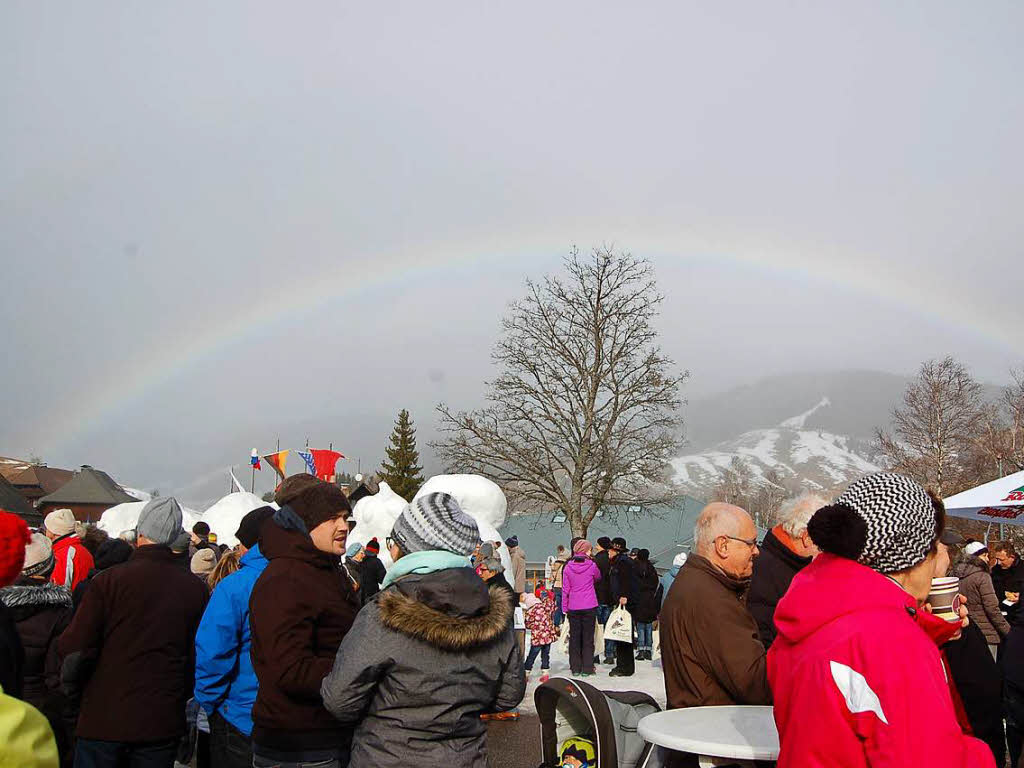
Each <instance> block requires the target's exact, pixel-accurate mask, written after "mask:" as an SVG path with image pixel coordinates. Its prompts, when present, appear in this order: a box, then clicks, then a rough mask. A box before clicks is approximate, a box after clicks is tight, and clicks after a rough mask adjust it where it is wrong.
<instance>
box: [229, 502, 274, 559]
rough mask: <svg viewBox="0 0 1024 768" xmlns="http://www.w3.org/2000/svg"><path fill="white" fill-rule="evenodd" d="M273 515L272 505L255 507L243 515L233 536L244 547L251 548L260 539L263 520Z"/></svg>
mask: <svg viewBox="0 0 1024 768" xmlns="http://www.w3.org/2000/svg"><path fill="white" fill-rule="evenodd" d="M273 516H274V508H273V507H257V508H256V509H254V510H252V511H251V512H247V513H246V514H245V517H243V518H242V522H240V523H239V524H238V530H237V531H235V538H236V539H238V541H239V542H240V543H241V544H242V546H243V547H245V548H246V549H252V548H253V547H255V546H256V542H258V541H259V540H260V526H261V525H263V521H264V520H266V519H267V518H268V517H273Z"/></svg>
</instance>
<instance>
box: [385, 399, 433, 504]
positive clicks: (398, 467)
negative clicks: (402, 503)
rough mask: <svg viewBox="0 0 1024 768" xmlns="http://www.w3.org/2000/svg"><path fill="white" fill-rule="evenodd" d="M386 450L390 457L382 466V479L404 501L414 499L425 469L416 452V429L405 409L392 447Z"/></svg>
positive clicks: (397, 422)
mask: <svg viewBox="0 0 1024 768" xmlns="http://www.w3.org/2000/svg"><path fill="white" fill-rule="evenodd" d="M384 450H385V452H386V453H387V455H388V457H387V459H386V460H385V461H384V462H383V464H382V465H381V470H380V479H381V480H382V481H384V482H386V483H387V484H388V485H389V486H390V487H391V490H393V491H394V492H395V493H397V494H398V495H399V496H401V497H402V498H403V499H412V497H413V496H415V495H416V491H418V490H419V489H420V486H421V485H423V475H421V474H420V473H421V472H422V471H423V467H421V466H420V465H419V460H420V452H419V451H418V450H416V428H415V427H414V426H413V424H412V419H410V418H409V412H408V411H407V410H405V409H404V408H403V409H402V411H401V413H399V414H398V420H397V421H395V428H394V429H393V430H392V432H391V445H390V446H389V447H388V448H385V449H384Z"/></svg>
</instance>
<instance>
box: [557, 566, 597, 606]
mask: <svg viewBox="0 0 1024 768" xmlns="http://www.w3.org/2000/svg"><path fill="white" fill-rule="evenodd" d="M600 579H601V571H600V569H599V568H598V567H597V565H596V564H595V563H594V561H593V560H591V559H590V558H587V557H583V556H582V555H577V556H576V557H574V558H573V559H572V560H570V561H569V562H568V563H566V564H565V568H564V569H563V570H562V613H568V612H569V611H586V610H589V609H590V608H597V593H596V592H594V585H595V584H596V583H597V582H598V581H599V580H600Z"/></svg>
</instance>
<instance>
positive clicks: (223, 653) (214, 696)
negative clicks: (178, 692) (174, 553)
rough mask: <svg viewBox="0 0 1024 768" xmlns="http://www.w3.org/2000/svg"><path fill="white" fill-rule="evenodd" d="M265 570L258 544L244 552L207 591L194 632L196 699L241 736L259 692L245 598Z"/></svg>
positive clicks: (249, 722) (248, 732)
mask: <svg viewBox="0 0 1024 768" xmlns="http://www.w3.org/2000/svg"><path fill="white" fill-rule="evenodd" d="M266 567H267V558H265V557H264V556H263V553H262V552H260V548H259V546H258V545H257V546H255V547H253V548H252V549H250V550H249V551H248V552H246V553H245V555H243V556H242V560H241V567H240V568H239V569H238V571H237V572H235V573H232V574H231V575H230V576H228V577H227V578H225V579H224V580H223V581H222V582H221V583H220V584H218V585H217V587H216V589H214V590H213V594H212V595H211V596H210V602H209V603H208V604H207V606H206V613H204V614H203V620H202V622H201V623H200V625H199V631H198V632H197V633H196V701H198V702H199V704H200V705H201V706H202V707H203V709H204V710H206V712H207V714H211V715H212V714H213V713H214V712H215V711H216V712H220V714H221V716H222V717H223V718H224V719H225V720H227V721H228V722H229V723H231V724H232V725H233V726H235V728H237V729H238V730H239V731H241V732H242V733H244V734H245V735H246V736H250V735H251V734H252V705H253V704H255V703H256V692H257V691H258V690H259V683H258V682H257V680H256V673H255V672H253V669H252V659H251V657H250V655H249V645H250V642H251V640H250V634H249V595H250V594H251V593H252V588H253V586H255V584H256V579H258V578H259V577H260V574H261V573H263V569H264V568H266Z"/></svg>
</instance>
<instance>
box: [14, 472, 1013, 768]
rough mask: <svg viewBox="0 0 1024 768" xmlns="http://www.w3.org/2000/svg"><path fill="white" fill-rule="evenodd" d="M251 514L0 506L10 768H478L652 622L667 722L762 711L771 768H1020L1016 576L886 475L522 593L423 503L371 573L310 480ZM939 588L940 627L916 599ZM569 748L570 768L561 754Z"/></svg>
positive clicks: (327, 489) (560, 565) (172, 506)
mask: <svg viewBox="0 0 1024 768" xmlns="http://www.w3.org/2000/svg"><path fill="white" fill-rule="evenodd" d="M275 501H276V502H277V505H276V506H277V508H275V507H272V506H265V507H260V508H258V509H255V510H253V511H251V512H249V513H248V514H247V515H246V516H245V517H244V518H243V519H242V520H241V523H240V525H239V527H238V530H237V531H236V533H235V537H236V538H237V540H238V542H239V543H238V545H237V546H236V547H234V548H232V549H228V548H227V547H224V546H223V545H219V544H218V543H217V541H216V539H215V538H214V535H213V533H212V532H211V531H210V530H209V528H208V526H206V525H205V524H203V523H199V524H197V525H196V526H195V527H194V528H193V530H192V531H191V532H186V531H184V530H183V529H182V512H181V508H180V506H179V505H178V504H177V502H176V501H175V500H174V499H172V498H158V499H155V500H153V501H151V502H149V503H147V504H146V505H145V508H144V509H143V510H142V512H141V514H140V516H139V519H138V524H137V526H136V528H135V530H134V531H133V532H132V533H131V535H130V536H125V537H122V538H118V539H111V538H108V537H106V536H105V535H103V534H101V533H98V532H97V531H96V530H95V529H88V530H82V528H81V526H80V525H79V524H77V523H76V521H74V516H73V515H72V514H71V513H70V511H68V510H58V511H56V512H52V513H50V514H49V515H47V517H46V518H45V519H44V524H43V530H42V531H40V532H32V531H30V530H29V529H28V528H27V527H26V526H25V523H24V522H23V521H22V520H21V519H20V518H18V517H16V516H15V515H11V514H7V513H0V584H2V585H5V586H3V588H2V589H0V688H2V693H0V739H3V740H4V743H5V744H7V745H8V746H7V747H6V749H7V750H8V751H12V750H21V751H20V752H17V753H15V752H11V753H12V754H18V758H17V760H16V761H15V763H12V764H17V765H25V766H57V765H63V766H72V765H74V766H76V767H77V768H93V767H96V768H99V767H100V766H104V767H106V766H111V767H114V766H138V767H139V768H149V767H152V768H157V767H160V768H172V766H173V765H174V763H175V761H181V762H186V763H187V762H190V761H194V763H195V764H196V765H197V766H198V768H206V766H217V767H218V768H220V767H221V766H224V768H232V767H233V766H238V767H239V768H242V767H244V768H249V767H250V766H252V767H253V768H272V767H276V766H282V767H284V768H293V767H294V768H299V767H306V766H326V767H327V768H332V767H333V768H341V767H342V766H353V768H365V767H366V766H376V765H401V764H405V763H408V762H413V761H417V762H419V764H422V765H445V766H453V767H454V766H474V767H478V766H479V767H482V766H484V765H486V762H487V757H486V754H487V749H486V730H485V727H486V721H487V720H488V719H489V718H501V717H504V716H505V715H504V714H503V713H508V712H514V711H515V709H516V708H517V707H518V705H519V704H520V702H521V700H522V698H523V696H524V694H525V691H526V685H527V681H528V680H529V678H530V677H531V675H532V673H533V670H534V667H535V665H536V664H537V663H538V661H539V664H540V678H539V682H541V683H544V682H546V681H547V680H548V675H549V672H550V668H551V646H552V645H553V644H555V643H557V642H560V641H564V642H566V643H567V650H568V660H569V667H570V673H571V674H572V675H573V676H576V677H580V678H587V677H590V676H592V675H594V674H595V673H596V669H597V667H598V666H599V665H605V666H606V667H608V668H610V669H609V675H610V676H613V677H628V676H630V675H632V674H634V673H635V670H636V663H637V662H643V661H653V652H654V646H655V640H654V638H655V631H656V628H657V632H658V634H659V635H660V651H661V666H662V668H663V673H664V682H665V691H666V697H667V700H668V705H669V707H670V708H685V707H696V706H713V705H735V704H774V707H775V710H774V711H775V718H776V723H777V725H778V730H779V737H780V745H781V753H780V756H779V762H778V764H779V765H780V766H784V767H786V766H881V765H916V764H927V765H930V766H934V765H938V766H946V765H948V766H951V767H952V766H972V767H974V766H978V767H981V768H988V767H989V766H993V765H999V766H1002V765H1003V764H1004V761H1005V758H1006V756H1007V754H1008V756H1009V759H1010V761H1011V764H1012V765H1014V766H1017V765H1018V761H1020V759H1021V752H1022V749H1024V613H1022V612H1020V610H1019V601H1020V592H1021V582H1022V581H1024V565H1022V564H1021V561H1020V559H1019V558H1018V556H1017V554H1016V552H1015V551H1014V549H1013V547H1012V546H1011V545H1010V544H1008V543H1007V542H997V543H993V544H992V545H991V546H989V547H987V546H986V544H985V543H984V542H978V541H965V540H964V539H963V538H962V537H961V536H959V535H958V534H956V533H954V532H953V531H951V530H949V529H948V528H947V527H946V519H945V511H944V508H943V505H942V502H941V500H939V499H938V498H937V497H936V496H934V495H933V494H930V493H929V492H927V491H926V490H925V489H924V488H922V487H921V486H920V485H918V484H917V483H915V482H914V481H912V480H910V479H908V478H906V477H903V476H900V475H895V474H888V473H878V474H873V475H869V476H866V477H864V478H862V479H861V480H858V481H856V482H854V483H853V484H851V485H850V486H849V487H848V488H847V489H846V490H845V491H844V492H843V493H842V494H841V495H840V496H838V497H837V498H836V499H835V500H832V501H830V500H828V499H826V498H823V497H821V496H818V495H811V494H805V495H803V496H800V497H798V498H794V499H791V500H790V501H788V502H786V503H784V504H783V505H782V506H781V507H780V509H779V511H778V520H777V524H776V525H775V526H774V527H773V528H772V529H771V530H769V531H768V532H767V533H766V534H765V535H764V537H763V538H760V539H759V532H758V530H757V528H756V526H755V524H754V521H753V520H752V519H751V517H750V515H749V514H747V512H746V511H745V510H743V509H741V508H739V507H737V506H734V505H731V504H725V503H712V504H709V505H708V506H707V507H705V508H704V510H703V511H702V512H701V514H700V516H699V518H698V521H697V525H696V529H695V532H694V544H693V550H692V553H690V554H689V555H687V554H685V553H681V554H680V555H679V556H678V557H676V558H675V559H674V560H673V562H672V564H671V566H670V567H669V568H667V569H664V572H663V573H662V574H661V575H660V576H659V572H658V570H657V568H656V564H655V563H653V562H652V561H651V556H650V553H649V551H648V550H646V549H632V550H631V549H629V548H628V546H627V543H626V540H625V538H623V537H615V538H611V539H609V538H606V537H601V538H598V539H597V541H596V543H593V544H592V543H591V542H590V541H588V540H586V539H583V538H574V539H573V540H572V541H571V542H570V543H569V545H568V546H567V547H564V546H563V547H559V550H558V553H557V555H556V557H555V560H554V565H553V567H552V569H551V573H550V578H549V579H547V580H543V581H539V582H538V583H535V584H529V583H528V579H527V573H526V557H525V553H523V551H522V548H521V547H520V546H519V541H518V539H517V538H515V537H510V538H509V539H507V540H505V541H504V542H500V541H483V540H482V537H481V535H480V530H479V528H478V526H477V524H476V522H475V520H474V519H473V518H472V517H471V516H469V515H467V514H466V513H465V512H464V511H463V510H462V509H461V508H460V507H459V504H458V502H457V501H456V499H455V498H454V497H452V496H450V495H448V494H445V493H430V494H426V495H424V496H422V497H420V498H418V499H416V500H415V501H414V502H412V503H411V504H409V505H408V506H407V507H406V508H405V509H404V510H403V512H402V513H401V515H399V517H398V519H397V520H396V522H395V524H394V526H393V529H392V530H391V532H390V535H389V536H388V537H387V538H386V540H385V541H384V542H383V544H384V547H386V550H387V554H388V555H389V556H390V561H391V565H390V567H388V568H385V567H384V564H383V562H382V561H381V559H380V557H379V555H380V553H381V542H380V541H378V540H377V539H372V540H370V541H368V542H366V543H365V544H362V545H360V544H350V541H349V538H350V533H351V532H352V528H353V526H354V521H353V519H352V516H351V512H352V510H351V506H350V504H349V501H348V498H347V497H346V496H345V495H344V493H342V492H341V491H340V490H339V489H338V488H337V487H336V486H334V485H331V484H328V483H324V482H321V481H319V480H317V479H316V478H315V477H313V476H311V475H295V476H292V477H289V478H287V479H286V480H285V481H284V482H283V483H282V484H281V485H280V486H279V488H278V489H277V491H276V493H275ZM124 539H131V543H129V542H128V541H126V540H124ZM502 546H504V547H505V548H506V549H507V552H508V556H509V557H508V560H507V561H508V562H509V563H511V568H510V569H509V570H508V572H506V568H505V566H504V565H503V562H502V557H501V554H502V553H501V548H502ZM947 574H948V575H953V576H956V577H957V578H958V579H959V591H960V593H961V596H962V598H963V603H962V604H961V605H960V606H959V608H958V610H959V615H956V616H954V620H948V618H947V617H943V616H939V615H936V614H933V612H932V606H931V604H930V602H929V599H930V598H929V594H930V592H931V588H932V580H933V579H934V578H936V577H940V576H946V575H947ZM517 614H518V615H519V616H520V617H519V618H517ZM623 626H625V627H626V629H625V630H624V629H623ZM527 632H529V636H530V640H529V647H528V649H527V646H526V633H527ZM5 724H6V725H5ZM567 743H569V742H567ZM570 747H571V749H570V751H572V752H573V754H574V755H575V757H573V759H575V760H585V758H586V754H587V749H588V747H587V742H586V740H585V739H584V740H582V741H581V740H580V739H576V740H575V741H572V743H571V744H570ZM672 759H673V760H674V761H676V762H677V763H678V764H680V765H686V764H696V763H695V762H694V760H695V759H696V758H695V757H694V756H686V755H675V756H673V757H672Z"/></svg>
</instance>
